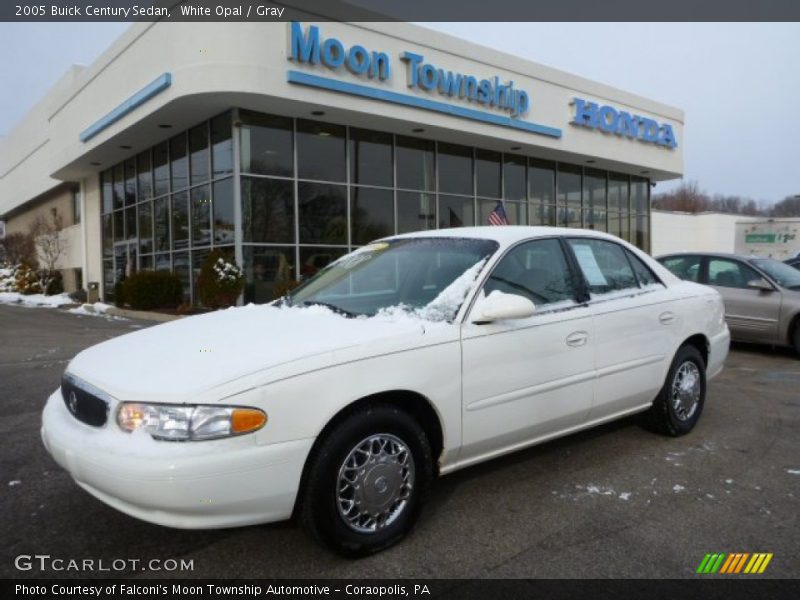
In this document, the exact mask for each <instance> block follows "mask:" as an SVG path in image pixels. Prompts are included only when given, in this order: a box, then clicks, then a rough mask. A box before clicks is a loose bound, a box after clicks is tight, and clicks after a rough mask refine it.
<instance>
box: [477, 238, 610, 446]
mask: <svg viewBox="0 0 800 600" xmlns="http://www.w3.org/2000/svg"><path fill="white" fill-rule="evenodd" d="M494 290H499V291H501V292H504V293H507V294H518V295H521V296H525V297H527V298H528V299H530V300H531V301H532V302H533V303H534V304H535V305H536V307H537V309H536V313H535V314H534V315H533V316H531V317H528V318H523V319H513V320H511V319H510V320H505V321H494V322H491V323H485V324H478V323H473V322H472V320H471V319H470V317H469V316H468V317H467V320H466V321H465V323H464V325H463V327H462V364H463V367H462V373H463V375H462V377H463V447H462V451H461V460H464V461H470V460H478V459H480V458H484V457H487V456H489V455H491V454H497V453H501V452H503V451H510V450H513V449H515V447H520V446H524V445H526V444H527V443H529V442H532V441H534V440H536V439H539V438H543V437H546V436H548V435H549V434H553V433H556V432H559V431H563V430H566V429H569V428H572V427H576V426H579V425H581V424H582V423H584V422H585V420H586V417H587V415H588V413H589V411H590V409H591V406H592V394H593V379H594V377H595V370H594V328H593V327H594V326H593V321H592V316H591V314H590V311H589V309H588V308H587V307H586V306H585V305H582V304H578V303H577V300H578V298H577V290H576V284H575V277H574V273H573V272H572V271H571V269H570V267H569V263H568V262H567V258H566V255H565V253H564V250H563V247H562V244H561V242H560V241H559V240H558V239H555V238H553V239H542V240H534V241H529V242H524V243H522V244H520V245H518V246H516V247H514V248H513V249H511V250H510V251H509V252H508V253H507V254H506V255H505V256H504V257H503V258H502V259H501V261H500V262H499V263H498V264H497V265H496V266H495V268H494V270H493V271H492V274H491V275H490V276H489V277H488V278H487V280H486V282H485V283H484V287H483V290H482V292H481V294H483V296H480V295H479V296H480V297H479V298H478V301H477V302H476V305H475V306H473V307H472V310H471V314H475V313H476V306H479V302H480V301H481V299H482V297H485V295H488V294H489V293H491V292H492V291H494Z"/></svg>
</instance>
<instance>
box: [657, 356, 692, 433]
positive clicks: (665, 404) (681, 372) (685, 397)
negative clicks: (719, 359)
mask: <svg viewBox="0 0 800 600" xmlns="http://www.w3.org/2000/svg"><path fill="white" fill-rule="evenodd" d="M705 399H706V367H705V361H704V360H703V357H702V355H701V354H700V352H699V351H698V350H697V348H695V347H694V346H688V345H687V346H682V347H681V348H680V349H679V350H678V352H677V353H676V354H675V358H674V359H673V361H672V364H671V365H670V368H669V372H668V373H667V379H666V381H665V382H664V387H662V388H661V391H660V392H659V393H658V396H657V397H656V399H655V401H653V406H652V407H651V408H650V410H649V411H648V413H647V417H648V422H649V423H650V425H651V427H652V428H654V429H656V430H657V431H659V432H661V433H665V434H667V435H672V436H679V435H684V434H687V433H689V432H690V431H691V430H692V429H693V428H694V426H695V425H696V424H697V421H698V420H699V419H700V414H701V413H702V412H703V405H704V404H705Z"/></svg>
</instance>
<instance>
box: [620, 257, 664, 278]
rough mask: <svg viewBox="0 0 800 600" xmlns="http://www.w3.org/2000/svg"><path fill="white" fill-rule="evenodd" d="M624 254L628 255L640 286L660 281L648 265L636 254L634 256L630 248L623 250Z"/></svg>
mask: <svg viewBox="0 0 800 600" xmlns="http://www.w3.org/2000/svg"><path fill="white" fill-rule="evenodd" d="M625 254H627V255H628V260H630V261H631V266H632V267H633V272H634V273H636V279H638V280H639V285H640V286H642V287H644V286H646V285H653V284H658V283H661V282H660V281H659V280H658V277H656V276H655V275H654V274H653V272H652V271H651V270H650V267H648V266H647V265H646V264H644V263H643V262H642V260H641V259H640V258H639V257H638V256H636V255H635V254H634V253H633V252H631V251H630V250H625Z"/></svg>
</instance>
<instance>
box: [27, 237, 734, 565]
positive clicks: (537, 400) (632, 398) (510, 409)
mask: <svg viewBox="0 0 800 600" xmlns="http://www.w3.org/2000/svg"><path fill="white" fill-rule="evenodd" d="M723 317H724V315H723V306H722V302H721V300H720V296H719V294H718V293H717V292H716V291H714V290H713V289H711V288H708V287H705V286H702V285H698V284H695V283H692V282H687V281H681V280H680V279H678V278H677V277H675V276H674V275H672V274H671V273H670V272H669V271H668V270H667V269H665V268H664V267H662V266H661V265H660V264H658V263H657V262H656V261H654V260H652V259H651V258H650V257H648V256H647V255H646V254H644V253H642V252H641V251H639V250H638V249H636V248H634V247H633V246H631V245H630V244H627V243H625V242H622V241H620V240H619V239H617V238H614V237H612V236H610V235H606V234H602V233H595V232H590V231H582V230H564V229H554V228H537V227H479V228H466V229H454V230H440V231H431V232H421V233H414V234H408V235H400V236H396V237H392V238H388V239H385V240H381V241H379V242H376V243H373V244H370V245H368V246H365V247H362V248H360V249H358V250H356V251H355V252H353V253H351V254H349V255H347V256H345V257H343V258H341V259H340V260H338V261H336V262H335V263H333V264H331V265H330V266H328V267H326V268H325V269H323V270H322V271H321V272H320V273H319V274H318V275H317V276H315V277H314V278H312V279H309V280H308V281H307V282H305V283H304V284H303V285H302V286H300V287H299V288H297V289H296V290H295V291H294V292H293V293H292V294H291V295H290V296H288V297H286V298H283V299H282V300H280V301H278V302H276V303H273V304H271V305H267V306H253V305H250V306H245V307H241V308H232V309H228V310H223V311H219V312H216V313H212V314H208V315H202V316H198V317H192V318H188V319H183V320H179V321H174V322H171V323H168V324H164V325H160V326H157V327H154V328H151V329H146V330H142V331H138V332H135V333H131V334H128V335H125V336H122V337H119V338H116V339H113V340H110V341H107V342H104V343H102V344H99V345H97V346H95V347H92V348H89V349H88V350H85V351H83V352H81V353H80V354H79V355H78V356H76V357H75V359H74V360H73V361H72V362H71V363H70V364H69V366H68V367H67V370H66V373H65V375H64V379H63V382H62V386H61V389H60V390H58V391H56V392H54V393H53V394H52V396H50V398H49V400H48V402H47V405H46V407H45V410H44V414H43V426H42V437H43V439H44V443H45V445H46V446H47V448H48V450H49V451H50V453H51V454H52V455H53V457H54V458H55V460H56V461H57V462H58V463H59V464H60V465H61V466H63V467H64V468H65V469H67V470H68V471H69V472H70V474H71V475H72V477H73V478H74V479H75V481H76V482H77V483H78V485H80V486H81V487H83V488H84V489H85V490H87V491H88V492H90V493H91V494H93V495H94V496H96V497H97V498H99V499H100V500H102V501H104V502H106V503H108V504H110V505H111V506H113V507H115V508H117V509H119V510H121V511H123V512H125V513H127V514H129V515H132V516H134V517H138V518H140V519H143V520H146V521H150V522H153V523H159V524H162V525H167V526H171V527H184V528H211V527H230V526H237V525H248V524H253V523H263V522H269V521H276V520H281V519H287V518H289V517H291V516H292V515H293V514H295V515H297V516H298V517H299V519H300V520H301V521H302V522H303V523H304V524H305V526H306V527H307V528H308V529H309V530H310V531H311V532H312V533H313V534H314V535H315V536H316V537H318V538H319V539H321V540H322V541H324V542H325V543H327V544H329V545H330V546H331V547H333V548H334V549H336V550H338V551H339V552H341V553H344V554H347V555H360V554H365V553H368V552H373V551H376V550H380V549H383V548H386V547H388V546H390V545H391V544H393V543H395V542H397V541H398V540H399V539H401V538H402V537H403V535H405V534H406V533H407V532H408V531H409V529H410V528H411V527H412V525H413V523H414V521H415V520H416V518H417V516H418V514H419V511H420V508H421V506H422V503H423V500H424V498H425V496H426V492H427V491H428V489H429V487H430V485H431V483H432V481H433V479H434V478H435V477H436V476H437V475H439V474H446V473H450V472H452V471H454V470H456V469H460V468H462V467H466V466H469V465H472V464H475V463H478V462H481V461H484V460H488V459H490V458H493V457H496V456H499V455H501V454H505V453H508V452H512V451H515V450H518V449H521V448H524V447H527V446H530V445H532V444H536V443H539V442H543V441H545V440H549V439H552V438H554V437H557V436H562V435H565V434H568V433H571V432H574V431H577V430H580V429H584V428H586V427H591V426H593V425H597V424H599V423H603V422H606V421H609V420H611V419H616V418H619V417H623V416H625V415H630V414H633V413H637V412H645V411H646V412H647V416H648V419H649V421H650V422H651V424H652V425H653V426H655V427H656V428H658V429H659V430H661V431H663V432H664V433H667V434H670V435H681V434H684V433H687V432H689V431H690V430H691V429H692V428H693V427H694V425H695V423H697V420H698V418H699V417H700V414H701V412H702V410H703V403H704V400H705V393H706V380H707V378H710V377H713V376H714V375H716V374H717V373H719V371H720V370H721V369H722V365H723V362H724V360H725V357H726V356H727V353H728V344H729V339H730V335H729V332H728V329H727V327H726V325H725V320H724V318H723Z"/></svg>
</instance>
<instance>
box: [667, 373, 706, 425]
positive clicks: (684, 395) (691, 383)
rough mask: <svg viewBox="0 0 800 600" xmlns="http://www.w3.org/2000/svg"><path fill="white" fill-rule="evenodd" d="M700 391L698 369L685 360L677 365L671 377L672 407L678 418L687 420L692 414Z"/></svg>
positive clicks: (698, 400) (698, 399)
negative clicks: (673, 375)
mask: <svg viewBox="0 0 800 600" xmlns="http://www.w3.org/2000/svg"><path fill="white" fill-rule="evenodd" d="M701 392H702V383H701V378H700V369H698V368H697V365H696V364H694V363H693V362H692V361H690V360H687V361H686V362H684V363H683V364H682V365H681V366H680V367H678V370H677V371H675V377H673V378H672V409H673V411H674V412H675V416H676V417H677V418H678V419H680V420H681V421H687V420H689V419H691V418H692V416H694V413H695V412H696V411H697V406H698V404H699V403H700V393H701Z"/></svg>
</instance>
